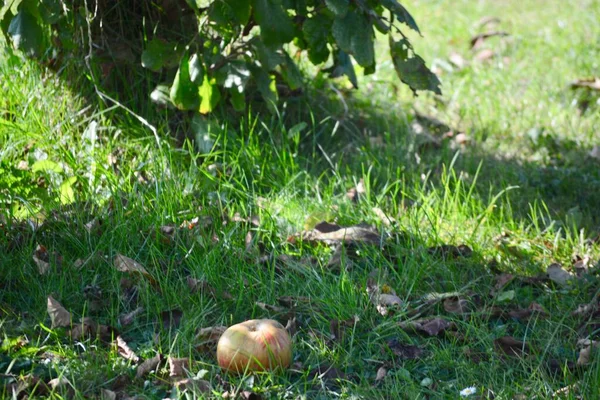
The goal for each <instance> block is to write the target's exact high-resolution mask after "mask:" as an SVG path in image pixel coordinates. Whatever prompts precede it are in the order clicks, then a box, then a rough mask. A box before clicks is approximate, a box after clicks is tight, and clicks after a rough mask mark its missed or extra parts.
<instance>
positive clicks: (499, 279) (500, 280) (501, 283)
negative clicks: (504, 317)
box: [490, 273, 515, 296]
mask: <svg viewBox="0 0 600 400" xmlns="http://www.w3.org/2000/svg"><path fill="white" fill-rule="evenodd" d="M514 278H515V276H514V275H513V274H506V273H504V274H500V275H497V276H496V283H495V284H494V288H493V289H492V291H491V292H490V294H491V295H492V296H495V295H496V294H497V293H498V292H500V291H501V290H502V289H503V288H504V287H505V286H506V285H508V284H509V283H510V282H512V280H513V279H514Z"/></svg>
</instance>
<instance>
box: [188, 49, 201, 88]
mask: <svg viewBox="0 0 600 400" xmlns="http://www.w3.org/2000/svg"><path fill="white" fill-rule="evenodd" d="M190 80H191V81H192V82H194V83H195V84H197V85H200V84H202V82H203V81H204V64H202V60H201V59H200V57H199V56H198V54H194V55H192V56H191V57H190Z"/></svg>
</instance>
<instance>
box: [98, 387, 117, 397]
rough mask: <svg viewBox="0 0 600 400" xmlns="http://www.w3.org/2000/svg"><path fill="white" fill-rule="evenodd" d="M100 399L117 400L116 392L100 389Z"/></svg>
mask: <svg viewBox="0 0 600 400" xmlns="http://www.w3.org/2000/svg"><path fill="white" fill-rule="evenodd" d="M100 399H101V400H117V394H116V393H115V392H113V391H112V390H108V389H101V390H100Z"/></svg>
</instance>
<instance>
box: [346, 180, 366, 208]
mask: <svg viewBox="0 0 600 400" xmlns="http://www.w3.org/2000/svg"><path fill="white" fill-rule="evenodd" d="M366 192H367V191H366V190H365V181H364V179H363V178H360V180H359V181H358V183H357V184H356V186H355V187H353V188H351V189H350V190H348V192H347V193H346V197H348V199H350V201H352V202H354V203H356V202H358V200H359V199H360V197H361V196H364V195H365V193H366Z"/></svg>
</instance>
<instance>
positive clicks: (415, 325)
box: [399, 318, 454, 336]
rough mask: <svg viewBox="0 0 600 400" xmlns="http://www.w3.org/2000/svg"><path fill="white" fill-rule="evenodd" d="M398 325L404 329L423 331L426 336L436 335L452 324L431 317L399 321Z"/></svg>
mask: <svg viewBox="0 0 600 400" xmlns="http://www.w3.org/2000/svg"><path fill="white" fill-rule="evenodd" d="M399 326H400V329H402V330H405V331H409V332H418V333H424V334H426V335H428V336H437V335H439V334H440V333H442V332H444V331H445V330H447V329H448V328H451V327H453V326H454V324H453V323H451V322H450V321H447V320H445V319H443V318H431V319H421V320H415V321H408V322H400V323H399Z"/></svg>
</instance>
